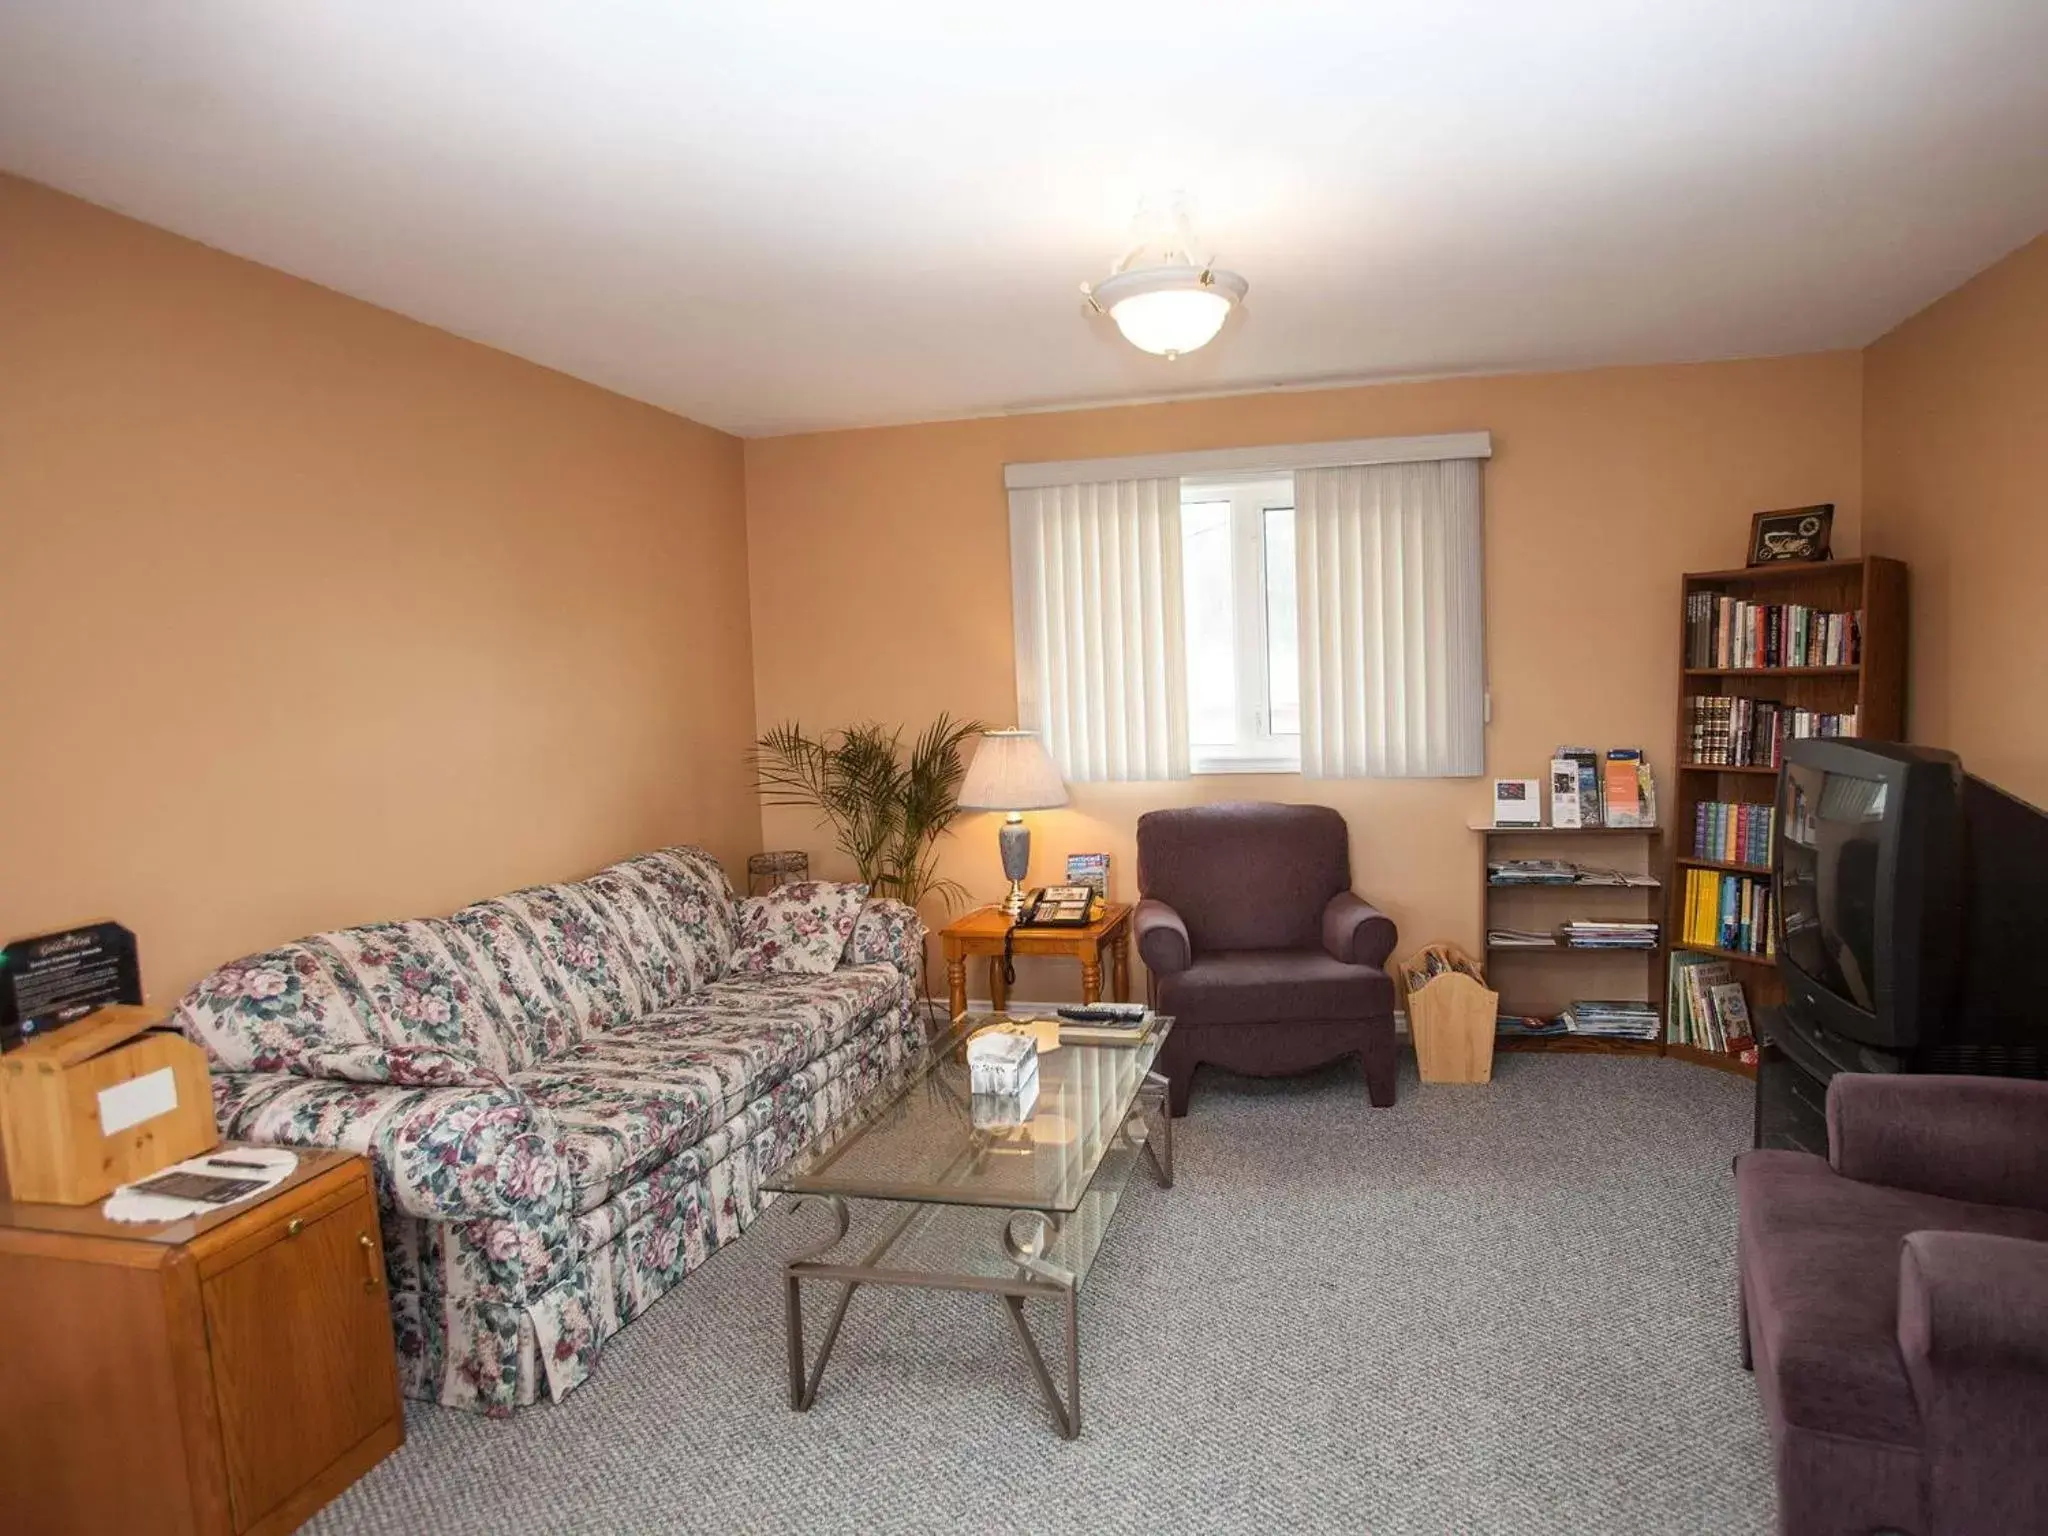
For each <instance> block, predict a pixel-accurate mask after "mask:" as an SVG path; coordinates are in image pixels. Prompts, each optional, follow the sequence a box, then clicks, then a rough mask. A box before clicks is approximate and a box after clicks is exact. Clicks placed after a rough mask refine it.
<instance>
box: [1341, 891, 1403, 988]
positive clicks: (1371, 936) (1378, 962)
mask: <svg viewBox="0 0 2048 1536" xmlns="http://www.w3.org/2000/svg"><path fill="white" fill-rule="evenodd" d="M1400 941H1401V930H1400V929H1398V928H1396V927H1395V926H1394V920H1393V919H1392V918H1391V917H1389V916H1387V914H1386V913H1384V912H1382V911H1381V910H1380V909H1379V908H1378V907H1375V906H1374V905H1372V903H1371V902H1369V901H1367V900H1365V899H1364V898H1363V897H1362V896H1358V895H1356V894H1354V893H1353V892H1350V891H1339V892H1338V893H1337V894H1336V895H1334V896H1332V897H1331V898H1330V903H1329V905H1328V906H1326V907H1324V908H1323V948H1324V949H1326V950H1328V951H1329V952H1330V954H1331V956H1332V957H1333V958H1335V959H1338V960H1342V961H1343V962H1344V963H1345V964H1346V965H1369V966H1371V967H1372V968H1373V969H1374V970H1376V971H1379V970H1385V969H1386V965H1387V956H1389V955H1391V954H1392V953H1393V952H1394V946H1395V945H1396V944H1398V943H1399V942H1400Z"/></svg>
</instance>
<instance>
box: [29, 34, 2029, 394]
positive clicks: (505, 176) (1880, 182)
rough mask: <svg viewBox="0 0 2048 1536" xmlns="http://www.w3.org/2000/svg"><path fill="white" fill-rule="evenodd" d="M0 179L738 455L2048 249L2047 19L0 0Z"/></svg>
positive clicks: (1858, 319)
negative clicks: (1246, 294)
mask: <svg viewBox="0 0 2048 1536" xmlns="http://www.w3.org/2000/svg"><path fill="white" fill-rule="evenodd" d="M0 167H5V168H6V169H9V170H14V171H17V172H20V173H22V174H24V175H26V176H29V177H32V178H34V179H36V180H38V181H43V182H47V183H49V184H51V185H53V186H57V187H60V188H63V189H64V190H66V191H70V192H74V193H77V194H79V195H80V196H83V197H86V198H90V199H91V200H93V201H95V202H99V203H104V204H106V205H108V206H110V207H113V208H117V209H120V210H121V211H123V212H126V213H130V214H134V215H135V216H137V217H139V218H142V219H146V220H148V221H150V222H151V223H154V224H160V225H163V226H165V227H167V228H170V229H173V230H177V231H179V232H181V233H183V234H187V235H191V236H194V237H196V238H198V239H200V240H204V241H206V242H208V243H209V244H212V245H215V246H219V247H221V248H222V249H225V250H229V251H233V252H236V253H238V254H240V255H243V256H248V257H251V258H253V259H255V260H257V261H261V262H265V263H268V264H269V265H271V266H274V267H281V268H283V269H284V270H286V271H288V272H294V273H297V274H299V275H301V276H304V277H308V278H311V279H313V280H315V281H316V282H320V283H325V284H327V285H328V286H330V287H333V288H338V289H340V290H341V291H343V292H345V293H350V294H354V295H357V296H359V297H361V298H364V299H368V300H370V301H371V302H373V303H376V304H381V305H384V306H386V307H388V308H390V309H395V310H399V311H401V312H403V313H405V314H408V315H413V316H416V317H418V318H419V319H421V320H425V321H428V322H430V323H431V324H434V325H437V326H441V327H443V328H445V329H447V330H450V331H454V332H457V333H458V334H461V335H464V336H470V337H475V338H477V339H478V340H481V341H485V342H488V343H490V344H492V345H494V346H498V347H502V348H504V349H505V350H507V351H510V352H515V353H518V354H519V355H521V356H523V357H528V358H532V359H534V360H535V361H538V362H542V363H547V364H550V365H552V366H554V367H556V368H560V369H563V370H565V371H566V372H569V373H572V374H575V375H578V376H579V377H582V378H585V379H589V380H591V381H593V382H595V383H598V384H603V385H606V386H608V387H610V388H612V389H616V390H620V391H622V392H624V393H626V394H629V395H636V396H639V397H640V398H642V399H645V400H650V401H653V402H655V403H657V404H659V405H663V406H668V407H670V408H672V409H674V410H677V411H680V412H683V413H684V414H686V415H689V416H693V417H696V418H697V419H699V420H701V421H705V422H709V423H711V424H713V425H716V426H720V427H725V428H727V429H729V430H732V431H736V432H742V433H748V434H759V433H773V432H786V431H792V430H799V429H803V428H808V427H818V426H842V425H854V424H865V423H873V422H881V421H905V420H917V419H929V418H934V417H943V416H959V415H969V414H976V413H981V412H989V411H997V410H1004V409H1016V408H1023V407H1031V406H1042V405H1047V404H1052V403H1060V402H1072V401H1096V400H1108V399H1128V398H1135V397H1155V396H1161V395H1172V394H1179V393H1197V392H1214V391H1218V390H1224V389H1233V388H1249V387H1256V386H1260V385H1272V384H1300V383H1304V382H1309V381H1317V380H1333V381H1334V380H1351V379H1367V378H1383V377H1402V376H1414V375H1419V374H1442V373H1460V372H1487V371H1498V370H1514V369H1530V368H1548V367H1558V366H1573V365H1583V364H1598V363H1619V362H1648V361H1662V360H1679V359H1699V358H1714V357H1733V356H1746V355H1759V354H1770V353H1787V352H1799V351H1806V350H1810V349H1816V348H1826V347H1840V346H1857V345H1861V344H1862V343H1864V342H1867V341H1869V340H1870V339H1871V338H1872V337H1874V336H1876V335H1878V334H1880V333H1881V332H1882V331H1884V330H1885V329H1886V328H1888V327H1889V326H1890V325H1891V324H1893V323H1894V322H1896V321H1897V320H1899V319H1900V318H1902V317H1903V316H1905V315H1907V314H1909V313H1911V312H1912V311H1913V310H1915V309H1917V308H1919V307H1920V306H1921V305H1922V304H1924V303H1926V302H1927V301H1928V300H1930V299H1932V298H1934V297H1936V296H1937V295H1938V294H1940V293H1942V292H1944V291H1946V290H1947V289H1948V288H1950V287H1953V286H1954V285H1955V284H1956V283H1957V282H1959V281H1960V280H1962V279H1963V278H1965V277H1967V276H1968V275H1969V274H1971V273H1972V272H1974V271H1976V270H1978V269H1979V268H1981V267H1983V266H1985V265H1987V264H1988V263H1990V262H1991V261H1993V260H1994V259H1996V258H1997V257H1998V256H2000V255H2002V254H2003V253H2005V252H2006V251H2008V250H2011V249H2012V248H2014V247H2015V246H2018V245H2020V244H2022V243H2024V242H2025V241H2026V240H2028V239H2029V238H2030V237H2032V236H2033V235H2034V234H2036V233H2037V232H2039V231H2040V230H2041V229H2042V228H2043V227H2044V226H2048V3H2044V0H2002V3H2001V0H1777V3H1774V4H1746V3H1745V4H1736V3H1730V0H1655V3H1650V0H1544V3H1540V4H1529V3H1511V0H1496V3H1484V0H1378V3H1366V0H1352V3H1350V4H1320V5H1318V4H1308V3H1300V0H1263V3H1261V4H1259V5H1257V6H1229V7H1225V6H1205V5H1203V4H1201V3H1199V0H1171V3H1169V0H1093V3H1087V4H1078V3H1069V0H1050V3H1047V0H1041V3H1038V4H1035V5H1032V6H1016V5H984V4H978V3H971V0H945V3H939V0H925V3H895V4H890V3H869V4H859V3H851V0H837V3H833V4H826V3H823V0H803V3H794V0H792V3H775V0H701V3H692V0H580V3H571V0H291V3H280V0H176V3H167V0H0ZM1176 191H1185V192H1186V193H1188V194H1189V195H1190V196H1191V197H1192V199H1193V201H1194V204H1195V207H1196V209H1197V214H1198V224H1199V228H1200V231H1201V234H1202V237H1203V238H1202V244H1203V245H1204V246H1206V247H1208V248H1210V249H1211V250H1213V252H1214V254H1215V255H1216V256H1217V257H1218V258H1219V259H1221V260H1222V261H1223V262H1224V263H1225V264H1226V265H1229V266H1232V267H1234V268H1236V269H1237V270H1239V271H1241V272H1243V273H1244V274H1245V276H1246V277H1248V278H1249V279H1250V280H1251V296H1250V298H1249V300H1248V302H1247V304H1246V306H1245V308H1244V310H1243V311H1242V312H1241V314H1240V315H1239V316H1237V317H1236V318H1235V319H1233V321H1232V323H1231V324H1230V326H1229V327H1227V328H1226V329H1225V331H1224V333H1223V335H1222V336H1221V337H1220V338H1219V339H1218V340H1217V341H1216V342H1215V343H1214V344H1213V345H1211V346H1210V347H1209V348H1208V349H1207V350H1205V351H1203V352H1201V353H1199V354H1197V355H1195V356H1193V357H1189V358H1183V359H1181V360H1179V361H1177V362H1172V363H1169V362H1166V361H1165V360H1163V359H1159V358H1152V357H1146V356H1142V355H1140V354H1139V353H1137V352H1136V351H1134V350H1133V349H1132V348H1130V347H1129V346H1127V345H1125V344H1124V343H1123V342H1121V341H1120V340H1118V339H1116V337H1115V333H1114V331H1113V329H1112V328H1111V327H1109V326H1108V324H1107V323H1106V322H1104V321H1102V320H1100V319H1091V318H1090V317H1089V316H1087V315H1086V313H1085V312H1084V310H1083V308H1082V306H1081V303H1080V298H1079V294H1078V293H1077V291H1076V285H1077V284H1078V283H1080V282H1081V281H1082V280H1083V279H1087V278H1097V277H1100V276H1102V275H1103V274H1104V273H1105V272H1106V271H1107V269H1108V266H1109V263H1110V261H1111V259H1112V258H1113V257H1114V256H1115V255H1116V254H1117V253H1118V252H1119V251H1120V250H1121V249H1122V247H1123V246H1124V245H1125V244H1126V243H1127V242H1128V239H1129V236H1130V230H1131V221H1132V216H1133V213H1134V212H1135V210H1136V208H1137V207H1138V205H1139V203H1140V201H1141V200H1143V199H1147V198H1150V199H1153V200H1159V199H1162V198H1165V197H1168V196H1170V195H1171V194H1172V193H1174V192H1176Z"/></svg>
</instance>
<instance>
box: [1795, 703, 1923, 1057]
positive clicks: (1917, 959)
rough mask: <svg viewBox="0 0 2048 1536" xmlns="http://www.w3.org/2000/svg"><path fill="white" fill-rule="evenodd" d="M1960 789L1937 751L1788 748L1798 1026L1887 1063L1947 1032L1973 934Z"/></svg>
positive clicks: (1834, 744)
mask: <svg viewBox="0 0 2048 1536" xmlns="http://www.w3.org/2000/svg"><path fill="white" fill-rule="evenodd" d="M1962 783H1963V770H1962V764H1961V763H1960V762H1959V761H1958V760H1957V759H1956V757H1955V755H1954V754H1953V753H1949V752H1943V751H1940V750H1938V749H1935V748H1931V747H1913V746H1904V745H1901V744H1898V743H1894V742H1878V741H1854V740H1842V739H1835V738H1824V739H1807V740H1800V741H1792V742H1788V743H1786V746H1785V761H1784V766H1783V768H1782V770H1781V771H1780V773H1779V775H1778V836H1777V845H1776V847H1775V848H1773V850H1772V858H1771V864H1772V876H1773V881H1772V884H1773V887H1774V889H1775V891H1776V893H1777V903H1778V915H1777V923H1778V971H1779V974H1780V976H1781V977H1782V978H1783V980H1784V983H1785V993H1786V1003H1787V1006H1788V1007H1789V1008H1790V1009H1791V1010H1792V1011H1793V1012H1794V1013H1795V1015H1797V1016H1799V1017H1801V1018H1802V1019H1803V1020H1805V1021H1807V1022H1809V1023H1811V1024H1813V1025H1815V1026H1817V1027H1819V1028H1821V1029H1823V1030H1826V1031H1828V1032H1829V1033H1831V1034H1836V1035H1841V1036H1844V1037H1846V1038H1847V1039H1850V1040H1854V1041H1857V1042H1859V1043H1860V1044H1863V1045H1868V1046H1874V1047H1876V1048H1877V1049H1879V1050H1885V1051H1910V1050H1912V1049H1914V1048H1915V1047H1916V1046H1918V1045H1919V1044H1921V1042H1922V1040H1923V1038H1924V1037H1925V1036H1927V1035H1929V1034H1931V1033H1934V1032H1938V1031H1939V1030H1941V1028H1942V1027H1943V1021H1944V1020H1945V1019H1946V1017H1947V1015H1948V1013H1949V1011H1950V1006H1951V1002H1952V999H1953V997H1954V993H1955V988H1956V984H1957V965H1956V955H1957V948H1958V944H1959V941H1960V939H1961V934H1962V912H1961V906H1962V861H1963V820H1962Z"/></svg>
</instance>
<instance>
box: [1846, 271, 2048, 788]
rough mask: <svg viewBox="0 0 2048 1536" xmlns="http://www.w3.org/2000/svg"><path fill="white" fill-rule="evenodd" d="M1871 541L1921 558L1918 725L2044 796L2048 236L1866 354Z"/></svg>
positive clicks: (1918, 735)
mask: <svg viewBox="0 0 2048 1536" xmlns="http://www.w3.org/2000/svg"><path fill="white" fill-rule="evenodd" d="M1865 381H1866V382H1865V396H1864V427H1863V473H1864V483H1865V494H1866V497H1867V501H1868V508H1869V510H1868V513H1867V521H1868V524H1869V528H1870V539H1871V544H1872V547H1874V548H1877V549H1881V550H1883V551H1884V552H1885V553H1887V554H1892V555H1897V556H1899V557H1900V558H1901V559H1903V560H1907V561H1910V562H1911V563H1912V569H1913V625H1912V650H1913V655H1912V685H1911V686H1912V695H1911V705H1910V708H1911V716H1910V718H1911V728H1912V733H1913V737H1914V739H1915V740H1916V741H1925V742H1930V743H1933V744H1935V745H1937V746H1945V747H1949V748H1951V749H1953V750H1955V751H1957V752H1959V753H1961V754H1962V758H1963V762H1964V764H1965V766H1967V767H1968V768H1969V769H1970V771H1971V772H1973V773H1975V774H1977V775H1979V776H1980V777H1982V778H1986V779H1989V780H1991V781H1992V782H1993V783H1995V784H1999V785H2001V786H2003V787H2004V788H2006V789H2008V790H2010V791H2012V792H2013V793H2014V794H2016V795H2020V796H2022V797H2024V798H2026V799H2029V800H2031V801H2033V802H2034V803H2035V804H2036V805H2044V806H2048V714H2044V713H2043V706H2044V705H2048V629H2044V628H2043V626H2042V609H2043V596H2042V584H2043V581H2044V579H2048V235H2044V236H2042V237H2041V238H2039V239H2037V240H2035V241H2034V242H2033V243H2032V244H2030V245H2026V246H2022V247H2021V248H2020V249H2019V250H2018V251H2015V252H2014V253H2013V254H2012V255H2010V256H2008V257H2006V258H2005V260H2003V261H2001V262H1999V263H1997V264H1996V265H1995V266H1992V267H1990V268H1988V269H1986V270H1985V271H1983V272H1981V273H1979V274H1978V275H1977V276H1976V277H1974V278H1972V279H1971V280H1970V281H1969V282H1967V283H1965V284H1964V285H1963V286H1962V287H1960V288H1958V289H1956V290H1955V291H1954V292H1953V293H1951V294H1949V295H1948V296H1947V297H1945V298H1942V299H1940V300H1938V301H1936V302H1935V303H1934V304H1932V305H1930V306H1929V307H1928V308H1926V309H1924V310H1922V311H1921V312H1920V313H1919V314H1917V315H1915V316H1913V318H1912V319H1910V320H1907V321H1906V322H1905V323H1904V324H1902V325H1900V326H1899V327H1898V328H1897V329H1896V330H1894V331H1892V332H1890V333H1889V334H1888V335H1886V336H1884V337H1882V338H1881V339H1879V340H1878V341H1877V342H1875V343H1873V344H1872V345H1871V347H1870V348H1869V350H1868V351H1867V352H1866V353H1865Z"/></svg>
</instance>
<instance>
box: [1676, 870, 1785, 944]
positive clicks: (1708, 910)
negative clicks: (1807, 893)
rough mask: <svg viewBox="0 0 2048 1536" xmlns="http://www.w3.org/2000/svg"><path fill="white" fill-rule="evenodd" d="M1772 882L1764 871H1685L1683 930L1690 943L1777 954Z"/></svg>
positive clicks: (1681, 928)
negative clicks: (1762, 873)
mask: <svg viewBox="0 0 2048 1536" xmlns="http://www.w3.org/2000/svg"><path fill="white" fill-rule="evenodd" d="M1771 903H1772V897H1771V882H1770V881H1769V880H1767V879H1765V878H1764V877H1763V876H1762V875H1731V874H1724V873H1722V872H1721V871H1720V870H1717V869H1689V870H1687V871H1686V872H1685V909H1684V913H1685V915H1684V917H1683V919H1682V920H1681V922H1680V925H1679V926H1680V931H1681V932H1682V934H1683V935H1684V939H1685V942H1686V943H1688V944H1707V945H1711V946H1712V947H1713V948H1715V949H1727V950H1733V951H1735V952H1737V953H1738V954H1744V955H1775V954H1776V953H1777V952H1778V939H1777V935H1776V934H1775V933H1774V932H1773V931H1772V925H1771V915H1772V906H1771Z"/></svg>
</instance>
